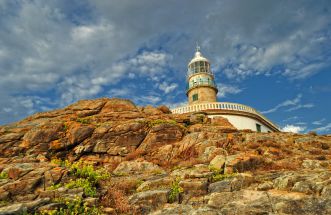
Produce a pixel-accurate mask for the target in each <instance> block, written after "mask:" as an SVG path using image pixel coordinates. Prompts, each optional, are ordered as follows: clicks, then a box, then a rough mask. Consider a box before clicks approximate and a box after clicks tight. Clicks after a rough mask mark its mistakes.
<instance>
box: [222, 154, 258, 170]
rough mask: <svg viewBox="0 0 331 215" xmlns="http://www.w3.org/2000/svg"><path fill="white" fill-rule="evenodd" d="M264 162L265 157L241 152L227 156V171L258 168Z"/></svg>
mask: <svg viewBox="0 0 331 215" xmlns="http://www.w3.org/2000/svg"><path fill="white" fill-rule="evenodd" d="M262 163H263V158H262V157H258V156H257V155H255V154H252V153H240V154H236V155H231V156H228V157H227V158H226V168H225V171H224V172H225V173H233V172H244V171H248V170H253V169H256V168H257V167H258V166H259V165H260V164H262Z"/></svg>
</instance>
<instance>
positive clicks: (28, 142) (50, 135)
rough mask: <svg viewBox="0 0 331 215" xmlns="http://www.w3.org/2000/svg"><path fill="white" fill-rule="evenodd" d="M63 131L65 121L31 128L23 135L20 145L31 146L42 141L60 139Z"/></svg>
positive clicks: (47, 141)
mask: <svg viewBox="0 0 331 215" xmlns="http://www.w3.org/2000/svg"><path fill="white" fill-rule="evenodd" d="M61 131H63V123H53V124H48V125H47V126H45V127H39V128H35V129H31V130H30V131H28V132H27V133H26V134H25V135H24V136H23V142H22V144H21V145H20V146H21V147H23V148H30V147H31V146H34V145H37V144H40V143H49V142H51V141H53V140H56V139H59V138H60V137H61V134H60V132H61Z"/></svg>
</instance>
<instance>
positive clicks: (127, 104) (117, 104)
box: [101, 98, 138, 113]
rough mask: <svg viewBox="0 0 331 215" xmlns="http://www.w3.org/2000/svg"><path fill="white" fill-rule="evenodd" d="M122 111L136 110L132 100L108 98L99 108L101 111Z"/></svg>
mask: <svg viewBox="0 0 331 215" xmlns="http://www.w3.org/2000/svg"><path fill="white" fill-rule="evenodd" d="M122 111H138V109H137V107H136V106H135V104H134V103H133V102H131V101H130V100H127V99H117V98H113V99H109V100H108V101H107V103H106V104H105V105H104V107H103V108H102V110H101V113H109V112H122Z"/></svg>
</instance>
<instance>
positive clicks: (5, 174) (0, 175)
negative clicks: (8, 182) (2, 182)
mask: <svg viewBox="0 0 331 215" xmlns="http://www.w3.org/2000/svg"><path fill="white" fill-rule="evenodd" d="M7 178H8V173H6V172H1V173H0V179H7Z"/></svg>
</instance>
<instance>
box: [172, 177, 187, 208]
mask: <svg viewBox="0 0 331 215" xmlns="http://www.w3.org/2000/svg"><path fill="white" fill-rule="evenodd" d="M179 182H180V179H179V178H176V180H175V181H174V182H172V185H171V188H170V193H169V202H170V203H173V202H175V201H176V200H177V199H178V197H179V194H180V193H182V192H183V191H184V190H183V188H182V187H180V186H179Z"/></svg>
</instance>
